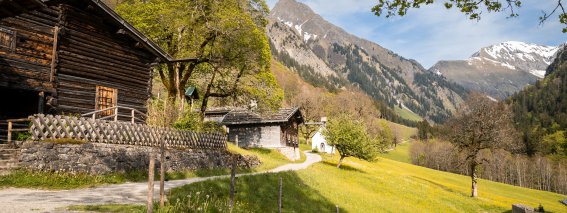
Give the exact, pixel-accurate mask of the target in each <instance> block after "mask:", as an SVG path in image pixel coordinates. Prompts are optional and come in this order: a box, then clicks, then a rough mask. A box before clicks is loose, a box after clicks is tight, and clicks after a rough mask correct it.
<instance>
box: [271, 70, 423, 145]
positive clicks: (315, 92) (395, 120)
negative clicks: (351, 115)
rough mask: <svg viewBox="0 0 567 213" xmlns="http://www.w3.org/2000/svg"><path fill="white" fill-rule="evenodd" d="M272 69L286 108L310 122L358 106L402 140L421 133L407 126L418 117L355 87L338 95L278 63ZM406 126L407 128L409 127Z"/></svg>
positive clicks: (418, 119) (338, 92) (417, 119)
mask: <svg viewBox="0 0 567 213" xmlns="http://www.w3.org/2000/svg"><path fill="white" fill-rule="evenodd" d="M271 69H272V73H273V74H274V76H275V77H276V80H277V81H278V84H279V85H280V86H281V87H282V89H283V90H284V94H285V96H284V105H285V106H288V107H291V106H300V107H302V111H303V113H304V116H305V117H306V119H307V120H308V121H319V118H320V117H325V116H332V115H335V114H336V113H338V112H340V111H341V110H344V109H345V108H349V107H356V106H358V107H360V108H361V110H362V109H363V110H364V111H366V112H368V114H371V115H373V114H375V115H376V116H379V117H380V118H383V119H386V120H388V122H389V125H390V127H391V129H392V130H394V133H395V134H396V135H397V137H398V138H399V139H400V140H409V138H410V137H411V136H412V135H414V134H415V133H416V131H417V130H416V129H415V128H412V127H408V126H407V125H411V126H413V125H415V123H414V122H415V121H421V120H422V118H420V117H419V116H418V115H415V114H413V113H412V112H410V111H408V110H405V109H400V108H397V109H396V110H397V111H394V110H391V109H390V108H388V107H387V106H385V105H383V104H379V103H377V101H375V100H373V99H372V98H371V97H369V96H368V95H366V94H364V93H363V92H361V91H360V90H359V89H357V88H354V87H346V88H344V90H341V91H337V92H336V93H332V92H330V91H329V90H327V89H326V88H324V87H315V86H313V85H311V84H310V83H308V82H306V81H305V80H304V79H303V78H301V76H299V75H298V74H297V73H295V72H293V71H291V70H289V69H288V68H287V67H285V66H284V65H282V64H281V63H280V62H278V61H276V60H272V64H271ZM352 97H356V101H352ZM343 100H346V101H348V102H350V104H345V105H341V106H335V107H326V106H332V105H334V104H333V103H338V102H343ZM343 103H344V102H343ZM313 105H319V106H313ZM305 107H309V109H305ZM402 124H405V126H404V125H402Z"/></svg>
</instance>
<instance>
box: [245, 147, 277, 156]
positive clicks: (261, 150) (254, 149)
mask: <svg viewBox="0 0 567 213" xmlns="http://www.w3.org/2000/svg"><path fill="white" fill-rule="evenodd" d="M247 150H250V151H252V152H256V153H260V154H266V155H267V154H270V153H271V152H272V150H270V149H265V148H249V149H247Z"/></svg>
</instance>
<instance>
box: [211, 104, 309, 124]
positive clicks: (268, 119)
mask: <svg viewBox="0 0 567 213" xmlns="http://www.w3.org/2000/svg"><path fill="white" fill-rule="evenodd" d="M294 116H297V118H299V121H300V122H301V123H303V116H302V115H301V112H300V111H299V108H297V107H294V108H281V109H279V110H278V111H275V112H267V113H258V112H255V111H251V110H245V109H236V110H232V111H230V112H229V113H228V114H226V116H225V117H224V119H223V120H222V124H224V125H243V124H266V123H285V122H288V121H289V120H290V119H291V118H293V117H294Z"/></svg>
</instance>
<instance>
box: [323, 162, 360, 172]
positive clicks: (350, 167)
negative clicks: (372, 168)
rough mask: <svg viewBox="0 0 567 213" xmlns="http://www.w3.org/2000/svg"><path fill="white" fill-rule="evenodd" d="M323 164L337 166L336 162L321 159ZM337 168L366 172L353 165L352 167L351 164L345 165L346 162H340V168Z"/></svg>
mask: <svg viewBox="0 0 567 213" xmlns="http://www.w3.org/2000/svg"><path fill="white" fill-rule="evenodd" d="M323 164H325V165H327V166H332V167H337V164H336V163H333V162H329V161H323ZM339 169H341V170H346V171H353V172H360V173H364V174H366V172H365V171H362V170H360V169H357V168H355V167H352V166H349V165H346V164H342V165H341V168H339Z"/></svg>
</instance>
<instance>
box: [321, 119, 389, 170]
mask: <svg viewBox="0 0 567 213" xmlns="http://www.w3.org/2000/svg"><path fill="white" fill-rule="evenodd" d="M323 135H324V136H325V139H326V140H327V143H329V145H333V146H335V148H336V149H337V150H338V151H339V154H340V155H341V158H340V160H339V163H338V164H337V167H339V168H340V166H341V163H342V161H343V159H344V158H346V157H356V158H360V159H362V160H374V159H375V158H376V155H377V154H378V153H379V150H380V142H379V140H377V139H376V140H375V139H371V138H370V137H369V136H368V133H367V132H366V125H365V124H364V123H363V122H360V121H357V120H354V119H352V118H351V117H349V116H347V115H339V116H337V117H334V118H331V119H330V120H329V122H328V123H327V126H326V129H325V131H323Z"/></svg>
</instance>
